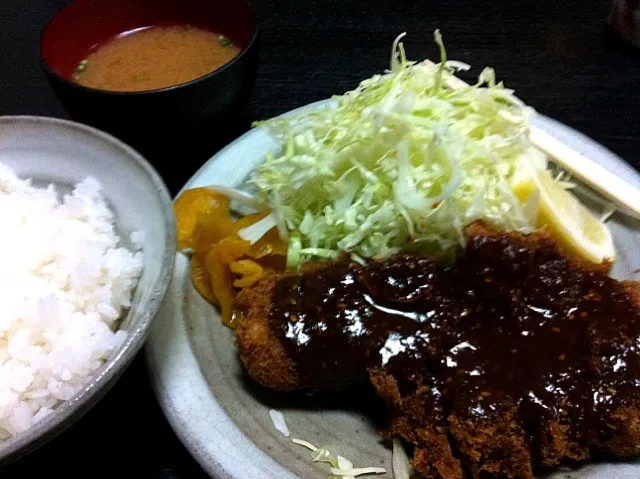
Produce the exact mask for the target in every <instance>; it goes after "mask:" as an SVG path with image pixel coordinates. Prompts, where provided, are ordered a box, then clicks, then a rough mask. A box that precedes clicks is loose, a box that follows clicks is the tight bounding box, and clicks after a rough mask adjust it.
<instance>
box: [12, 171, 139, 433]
mask: <svg viewBox="0 0 640 479" xmlns="http://www.w3.org/2000/svg"><path fill="white" fill-rule="evenodd" d="M0 224H1V225H2V232H1V233H0V305H2V306H1V307H0V440H2V439H8V438H10V437H11V436H14V435H16V434H18V433H20V432H23V431H25V430H27V429H28V428H29V427H30V426H32V425H33V424H34V423H36V422H37V421H39V420H40V419H42V418H43V417H46V416H47V415H48V414H50V413H51V412H53V410H54V409H55V408H56V407H57V406H59V405H60V404H61V403H62V402H63V401H66V400H68V399H71V398H72V397H73V396H74V395H75V394H76V393H77V392H79V391H80V390H81V389H82V387H83V386H84V385H85V384H86V383H87V382H88V381H89V379H90V378H91V377H92V376H93V374H94V373H95V371H96V370H97V369H98V368H99V367H100V366H101V365H102V364H103V363H104V361H105V360H106V359H107V358H108V357H109V355H110V354H111V353H112V352H113V351H114V350H115V349H116V348H118V347H119V346H120V345H121V344H122V343H123V342H124V340H125V338H126V336H127V333H126V332H125V331H118V330H117V326H118V320H119V318H120V317H121V315H122V313H123V311H124V310H126V309H127V308H128V307H129V306H130V301H131V297H132V293H133V290H134V288H135V286H136V283H137V281H138V279H139V277H140V274H141V272H142V253H141V252H140V251H139V250H140V248H141V244H142V241H143V238H142V235H141V234H139V233H132V234H131V237H130V238H129V242H130V243H131V245H132V246H131V248H127V247H125V246H124V245H123V244H122V239H121V238H120V237H119V236H118V234H117V232H116V230H115V219H114V214H113V212H112V211H111V210H110V209H109V207H108V205H107V202H106V200H105V198H104V196H103V195H102V192H101V186H100V184H99V183H98V182H97V181H96V180H95V179H93V178H86V179H85V180H83V181H82V182H80V183H78V184H77V185H75V188H74V189H73V191H72V192H71V193H70V194H65V195H61V194H60V193H59V192H58V191H56V188H55V187H54V186H53V185H50V186H48V187H46V188H38V187H35V186H33V185H32V184H31V182H30V181H29V180H21V179H20V178H18V177H17V176H16V175H15V174H14V173H13V172H12V171H11V170H10V169H9V168H7V167H6V166H5V165H3V164H0ZM131 249H135V250H136V251H135V252H134V251H131Z"/></svg>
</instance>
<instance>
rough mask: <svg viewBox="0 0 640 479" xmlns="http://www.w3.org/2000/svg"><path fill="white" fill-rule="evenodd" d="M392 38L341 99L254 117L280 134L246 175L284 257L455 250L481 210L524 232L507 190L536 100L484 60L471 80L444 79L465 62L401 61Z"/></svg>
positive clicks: (526, 219)
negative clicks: (386, 57)
mask: <svg viewBox="0 0 640 479" xmlns="http://www.w3.org/2000/svg"><path fill="white" fill-rule="evenodd" d="M401 38H402V35H401V36H400V37H398V38H397V39H396V41H395V42H394V45H393V48H392V54H391V69H390V71H388V72H386V73H385V74H383V75H375V76H373V77H372V78H370V79H368V80H365V81H363V82H362V83H361V84H360V85H359V86H358V88H356V89H355V90H353V91H350V92H347V93H345V94H344V95H342V96H338V97H335V101H336V103H337V106H335V107H332V108H326V109H322V110H320V111H314V112H310V113H301V114H298V115H296V116H281V117H277V118H274V119H271V120H268V121H266V122H262V123H259V125H261V126H265V127H267V128H268V129H269V131H270V133H271V134H272V135H274V136H275V138H277V139H278V140H279V141H280V142H282V144H283V148H282V151H281V152H280V153H278V154H269V155H268V156H267V158H266V161H265V162H264V163H263V164H262V165H261V166H259V167H258V168H257V169H256V171H255V172H254V174H253V175H252V177H251V179H250V181H249V184H250V185H251V186H252V187H253V188H255V189H256V191H257V193H258V194H259V195H260V197H261V199H262V200H264V201H265V202H266V203H268V204H269V205H270V206H271V208H272V209H273V211H274V214H275V217H276V221H277V223H278V226H279V229H280V231H281V234H285V235H287V237H288V239H289V252H288V266H289V267H296V266H298V265H299V264H301V263H303V262H304V261H307V260H309V259H314V258H335V257H337V256H339V255H340V253H342V252H346V253H349V254H351V256H352V258H354V259H356V260H366V259H368V258H384V257H387V256H389V255H391V254H393V253H396V252H398V251H401V250H402V251H423V252H427V253H432V254H436V255H439V256H442V257H450V256H451V255H452V254H453V253H455V251H456V250H457V249H458V248H459V247H460V246H463V245H464V235H463V229H464V227H465V226H466V225H468V224H469V223H471V222H472V221H474V220H477V219H483V220H485V221H487V222H488V223H490V224H491V225H493V226H494V227H496V228H498V229H505V230H515V231H520V232H530V231H532V229H533V227H532V226H533V225H532V218H531V214H528V213H527V208H526V207H525V206H523V205H522V204H521V203H520V202H519V201H518V199H517V198H516V196H515V195H514V193H513V191H512V189H511V184H510V181H511V178H512V177H513V175H514V172H515V171H516V170H517V169H518V168H521V167H522V164H523V162H530V161H532V160H531V158H533V157H535V151H534V150H533V147H532V145H531V142H530V140H529V125H530V116H531V113H532V110H531V109H530V108H529V107H527V106H525V105H524V104H523V103H522V102H521V101H520V100H518V99H517V98H516V97H515V96H514V95H513V92H512V91H511V90H508V89H506V88H504V86H503V85H502V84H501V83H496V80H495V74H494V72H493V70H492V69H490V68H486V69H484V70H483V71H482V73H481V74H480V76H479V79H478V82H477V83H476V84H475V85H471V86H468V87H463V88H461V89H457V90H452V89H449V88H447V87H446V83H447V79H450V78H451V76H452V75H453V74H454V73H455V71H456V70H460V69H468V65H465V64H463V63H460V62H454V61H447V60H446V52H445V49H444V45H443V43H442V39H441V36H440V34H439V32H437V31H436V33H435V40H436V43H437V44H438V46H439V48H440V53H441V62H440V63H438V64H436V65H433V64H429V63H426V62H425V63H416V62H411V61H407V59H406V56H405V52H404V47H403V45H402V43H401V42H400V39H401Z"/></svg>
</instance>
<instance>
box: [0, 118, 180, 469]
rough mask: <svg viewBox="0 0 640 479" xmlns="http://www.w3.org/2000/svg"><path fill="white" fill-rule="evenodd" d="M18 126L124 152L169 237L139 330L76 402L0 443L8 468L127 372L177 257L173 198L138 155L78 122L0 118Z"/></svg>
mask: <svg viewBox="0 0 640 479" xmlns="http://www.w3.org/2000/svg"><path fill="white" fill-rule="evenodd" d="M16 123H17V124H25V123H27V124H38V123H45V124H49V125H54V126H57V127H62V128H66V129H70V130H75V131H78V132H81V133H83V134H86V135H89V136H90V137H93V138H96V139H97V140H99V141H102V142H104V143H107V144H109V145H110V146H112V147H113V148H114V149H116V150H119V151H120V152H122V153H123V156H126V157H127V158H128V159H129V161H133V162H134V163H135V164H136V165H137V166H138V167H140V169H141V170H142V171H143V172H144V174H146V175H147V177H148V178H149V179H150V180H151V182H152V184H153V186H154V187H155V189H156V191H157V197H156V198H157V200H158V201H159V203H160V206H161V208H162V214H163V219H164V222H165V224H166V225H167V231H166V233H165V239H164V256H163V258H162V264H161V267H160V271H159V274H158V276H157V277H156V278H155V279H154V280H153V282H152V284H151V286H150V299H149V300H148V302H147V303H146V304H145V306H144V307H140V308H139V314H138V317H139V318H140V319H139V320H138V324H137V326H136V327H135V329H133V330H130V331H128V334H127V337H126V339H125V341H124V343H123V345H122V346H121V347H120V348H119V350H117V352H116V354H114V355H113V356H111V357H110V358H109V359H108V360H107V361H105V363H104V364H103V365H102V366H101V367H100V368H99V369H98V370H97V371H96V372H95V374H94V375H92V377H91V379H90V380H89V381H88V382H87V383H86V384H85V385H84V386H83V387H82V389H81V390H80V391H78V392H77V393H76V394H75V395H74V396H73V398H71V399H70V400H68V401H65V402H63V403H62V404H61V405H60V406H59V407H58V408H57V409H55V410H54V412H53V413H52V414H51V415H50V416H48V417H46V418H43V419H42V420H41V421H39V422H37V423H36V424H34V425H33V426H31V427H30V428H29V429H27V430H26V431H24V432H22V433H20V434H17V435H15V436H13V437H11V438H9V439H7V440H5V441H3V442H0V464H6V463H9V462H12V461H14V460H16V459H18V458H19V457H20V456H21V455H22V454H23V453H28V452H31V451H32V450H33V449H35V448H36V447H38V446H39V445H40V444H42V443H44V442H46V441H48V440H50V439H52V438H53V437H54V436H56V435H57V434H59V433H61V432H62V431H63V430H64V429H66V428H67V427H69V426H71V424H73V423H74V422H75V421H76V420H77V419H79V418H80V417H81V416H82V415H83V414H84V413H85V412H87V411H88V410H89V409H90V408H91V407H92V406H93V405H94V404H95V402H97V401H95V402H94V403H92V401H91V400H92V399H93V398H96V399H99V398H100V397H101V395H102V394H104V393H106V391H107V389H108V387H109V386H110V385H112V384H113V382H114V381H115V380H116V379H117V378H118V376H119V374H120V373H122V372H123V371H124V369H126V366H127V365H128V364H129V363H130V362H131V360H132V359H133V358H134V357H135V355H136V354H137V353H138V351H139V350H140V349H141V347H142V346H143V343H144V340H145V339H146V336H147V334H148V332H149V330H150V328H151V325H152V323H153V320H154V318H155V316H156V314H157V312H158V310H159V308H160V304H161V303H162V300H163V299H164V296H165V294H166V291H167V288H168V286H169V281H170V279H171V275H172V273H173V267H174V260H175V253H176V227H175V216H174V214H173V203H172V199H171V195H170V193H169V190H168V189H167V186H166V185H165V184H164V182H163V180H162V179H161V177H160V175H159V174H158V173H157V171H156V170H155V169H154V168H153V166H151V164H150V163H149V162H148V161H147V160H146V159H145V158H144V157H143V156H142V155H141V154H140V153H138V152H137V151H136V150H134V149H133V148H131V147H130V146H128V145H127V144H125V143H123V142H122V141H120V140H118V139H117V138H115V137H114V136H112V135H109V134H108V133H105V132H103V131H101V130H98V129H96V128H93V127H90V126H87V125H83V124H80V123H77V122H73V121H69V120H63V119H58V118H52V117H44V116H29V115H10V116H0V127H1V126H3V125H5V124H16Z"/></svg>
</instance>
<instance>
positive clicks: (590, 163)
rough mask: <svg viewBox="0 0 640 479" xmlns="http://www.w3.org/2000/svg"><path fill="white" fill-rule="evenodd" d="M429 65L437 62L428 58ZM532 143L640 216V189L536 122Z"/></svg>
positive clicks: (449, 81) (458, 83)
mask: <svg viewBox="0 0 640 479" xmlns="http://www.w3.org/2000/svg"><path fill="white" fill-rule="evenodd" d="M424 63H425V64H426V65H435V64H434V63H433V62H432V61H430V60H425V61H424ZM445 85H446V86H447V87H448V88H450V89H452V90H457V89H459V88H463V87H467V86H469V85H468V84H467V83H465V82H464V81H463V80H461V79H460V78H458V77H456V76H453V75H447V76H446V77H445ZM530 138H531V143H532V144H533V145H534V146H535V147H536V148H538V149H539V150H540V151H542V152H543V153H545V154H546V155H547V157H548V158H549V159H550V160H551V161H553V162H554V163H556V164H557V165H559V166H560V167H561V168H563V169H564V170H566V171H567V172H569V173H571V174H572V175H573V176H574V177H575V178H577V179H579V180H580V181H582V182H583V183H585V184H587V185H589V186H590V187H591V188H593V189H594V190H595V191H597V192H599V193H600V194H601V195H602V196H604V197H605V198H607V199H608V200H610V201H611V202H612V203H613V204H615V205H616V206H617V207H618V208H620V209H621V210H624V211H625V212H626V213H628V214H630V215H632V216H634V217H636V218H640V190H639V189H638V188H636V187H634V186H632V185H631V184H629V183H627V182H626V181H625V180H623V179H622V178H620V177H618V176H616V175H614V174H613V173H611V172H610V171H609V170H607V169H606V168H604V167H602V166H601V165H600V164H598V163H597V162H595V161H594V160H592V159H591V158H588V157H586V156H585V155H583V154H581V153H578V152H577V151H576V150H574V149H573V148H571V147H570V146H568V145H565V144H564V143H562V142H560V141H559V140H557V139H556V138H554V137H553V136H551V135H549V134H548V133H547V132H545V131H543V130H541V129H540V128H538V127H536V126H535V125H531V129H530Z"/></svg>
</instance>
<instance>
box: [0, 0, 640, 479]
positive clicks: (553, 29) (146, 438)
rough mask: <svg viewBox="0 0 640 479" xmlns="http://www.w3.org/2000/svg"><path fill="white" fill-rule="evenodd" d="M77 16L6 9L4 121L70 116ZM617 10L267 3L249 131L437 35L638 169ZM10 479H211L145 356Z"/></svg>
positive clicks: (639, 118)
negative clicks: (48, 44) (48, 76)
mask: <svg viewBox="0 0 640 479" xmlns="http://www.w3.org/2000/svg"><path fill="white" fill-rule="evenodd" d="M226 1H233V0H226ZM66 3H67V2H66V0H29V1H23V0H1V1H0V114H3V115H9V114H29V115H46V116H58V117H65V116H66V114H65V111H64V110H63V109H62V107H61V106H60V104H59V103H58V101H57V100H56V98H55V97H54V95H53V93H52V92H51V90H50V89H49V87H48V85H47V83H46V81H45V78H44V76H43V74H42V73H41V71H40V67H39V60H38V58H39V57H38V37H39V32H40V29H41V28H42V26H43V25H44V24H45V23H46V21H47V20H48V19H49V18H50V17H51V16H52V15H53V14H54V13H55V12H56V11H57V10H58V9H59V8H60V7H62V6H64V5H65V4H66ZM108 4H109V2H108V0H105V5H107V7H106V8H108ZM608 7H609V1H608V0H563V1H562V2H559V1H557V0H511V1H497V0H466V1H460V0H431V1H428V0H410V1H403V0H394V1H390V0H298V1H293V2H290V1H286V0H255V1H254V8H255V10H256V15H257V18H258V22H259V25H260V28H261V60H260V68H259V73H258V79H257V84H256V90H255V94H254V96H253V100H252V102H251V105H250V110H249V116H250V118H249V120H257V119H263V118H266V117H269V116H272V115H275V114H278V113H282V112H285V111H287V110H290V109H292V108H295V107H298V106H301V105H304V104H306V103H309V102H312V101H315V100H320V99H324V98H327V97H329V96H330V95H332V94H334V93H339V92H343V91H346V90H348V89H351V88H353V87H355V86H356V85H357V83H358V81H359V80H361V79H363V78H366V77H369V76H371V75H372V74H374V73H376V72H380V71H381V70H383V69H384V68H386V67H387V64H388V57H389V48H390V44H391V42H392V40H393V38H394V37H395V36H396V34H398V33H400V32H402V31H405V30H406V31H407V33H408V37H407V39H406V42H405V43H406V46H407V51H408V53H409V56H410V57H411V58H416V59H420V58H423V57H431V58H433V57H434V55H435V48H434V46H433V44H432V40H431V39H432V31H433V30H434V29H435V28H440V29H441V31H442V33H443V34H444V36H445V42H446V44H447V48H448V52H449V56H450V58H452V59H458V60H462V61H465V62H468V63H471V64H472V65H475V66H477V67H483V66H485V65H490V66H493V67H495V69H496V70H497V72H498V76H499V78H501V79H503V80H504V81H505V83H506V85H507V86H508V87H510V88H514V89H515V90H516V91H517V94H518V95H519V96H520V97H521V98H522V99H523V100H524V101H526V102H527V103H529V104H530V105H531V106H533V107H534V108H536V109H537V110H538V111H540V112H542V113H544V114H546V115H549V116H551V117H553V118H555V119H557V120H560V121H562V122H564V123H566V124H568V125H570V126H572V127H574V128H576V129H577V130H580V131H582V132H583V133H585V134H587V135H589V136H591V137H592V138H594V139H595V140H597V141H599V142H600V143H602V144H603V145H605V146H606V147H608V148H609V149H611V150H612V151H613V152H615V153H617V154H618V155H620V156H622V157H623V158H624V159H625V160H627V161H628V162H629V163H631V164H632V165H633V166H634V167H636V168H640V144H639V142H638V140H639V139H640V55H639V54H638V53H637V52H636V51H634V50H633V49H630V48H625V47H624V46H623V45H621V44H619V43H617V42H615V41H613V40H611V39H610V38H609V37H608V36H607V35H606V34H605V28H604V27H605V18H606V12H607V10H608ZM475 71H476V72H479V69H476V70H475ZM246 128H248V126H247V125H242V126H240V127H239V129H238V130H236V131H232V132H212V135H211V141H210V142H207V143H206V146H205V147H204V148H198V149H190V148H189V147H185V152H184V156H185V157H186V158H188V160H189V161H187V162H185V161H178V162H176V163H177V164H180V167H179V168H178V167H174V166H173V165H172V162H170V161H169V159H166V158H164V159H159V158H156V159H154V158H150V160H152V161H154V160H155V161H163V162H164V163H163V164H162V165H160V166H161V168H160V169H161V171H162V172H163V173H164V175H165V180H166V182H167V184H168V185H169V188H170V189H171V191H172V192H174V193H175V192H176V191H177V190H178V189H179V188H180V187H181V186H182V185H183V184H184V182H185V181H186V180H187V179H188V178H189V177H190V176H191V175H192V174H193V172H194V171H195V170H196V168H197V167H198V166H199V165H200V164H202V163H203V162H204V161H205V160H206V159H207V158H208V157H209V156H210V155H211V154H213V153H214V152H215V151H216V149H217V148H219V147H220V146H221V145H222V144H223V143H225V142H227V141H229V139H231V137H233V136H235V135H237V134H238V133H239V132H241V130H242V129H246ZM182 160H184V158H183V159H182ZM0 474H1V475H2V477H3V479H5V478H6V479H9V478H11V479H14V478H15V479H18V478H31V477H39V476H41V475H43V474H48V475H49V474H51V475H63V476H64V477H66V478H68V479H73V478H83V479H85V478H87V477H127V478H128V477H148V478H167V479H168V478H184V479H187V478H189V479H198V478H203V477H205V474H204V473H203V472H202V471H201V470H200V468H199V467H198V465H197V464H196V462H195V461H194V460H193V459H191V457H190V456H189V454H188V453H187V452H186V451H185V449H184V448H183V447H182V445H181V444H180V442H179V441H178V439H177V438H176V436H175V435H174V434H173V432H172V431H171V429H170V427H169V425H168V423H167V422H166V420H165V419H164V418H163V416H162V413H161V411H160V409H159V407H158V405H157V403H156V401H155V398H154V396H153V393H152V391H151V389H150V387H149V384H148V379H147V374H146V371H145V364H144V358H143V357H142V356H139V357H138V358H137V359H136V361H135V362H134V363H133V365H132V366H131V367H130V368H129V370H128V371H127V372H126V373H125V375H124V377H123V378H122V380H121V381H120V382H119V383H118V384H117V385H116V386H115V387H114V388H113V390H112V391H111V392H109V393H108V394H107V396H106V397H105V398H104V399H103V400H102V401H101V402H100V403H99V404H98V406H96V407H95V408H94V409H93V410H92V411H91V412H90V413H89V414H87V416H85V417H84V418H83V419H81V420H80V421H79V422H78V423H77V424H76V425H75V426H73V427H72V428H71V429H70V430H69V431H68V432H66V433H64V434H63V435H62V436H60V437H59V438H57V439H55V440H54V441H52V442H51V443H50V444H48V445H47V446H45V447H43V448H42V449H40V450H39V451H37V452H36V453H33V454H31V455H29V456H27V457H25V458H24V459H22V460H20V461H19V462H18V463H16V464H13V465H11V466H9V467H8V468H6V469H5V470H3V471H0Z"/></svg>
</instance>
